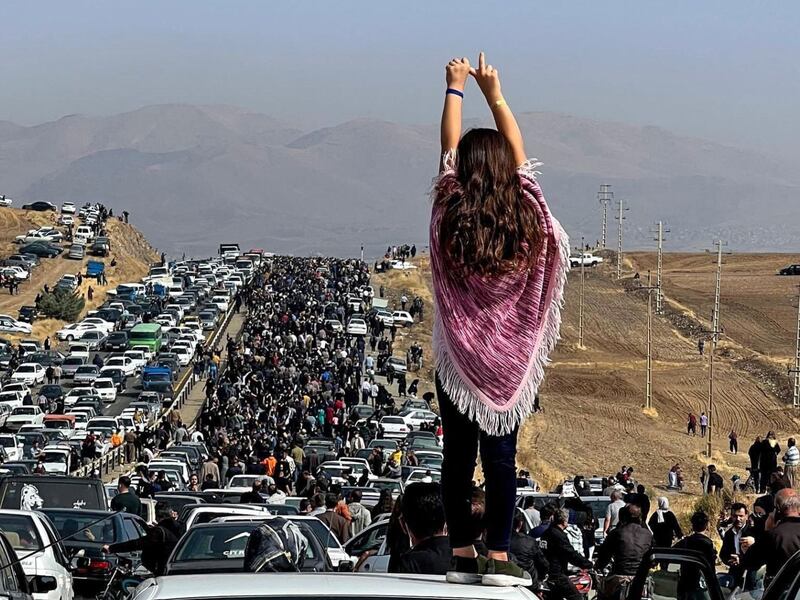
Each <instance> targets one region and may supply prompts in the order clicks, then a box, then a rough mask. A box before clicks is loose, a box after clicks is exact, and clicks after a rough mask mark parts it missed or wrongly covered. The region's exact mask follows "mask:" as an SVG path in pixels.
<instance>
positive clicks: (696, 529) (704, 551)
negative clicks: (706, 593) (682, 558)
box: [674, 510, 717, 598]
mask: <svg viewBox="0 0 800 600" xmlns="http://www.w3.org/2000/svg"><path fill="white" fill-rule="evenodd" d="M691 522H692V535H687V536H686V537H685V538H683V539H682V540H680V541H678V543H676V544H675V546H674V548H683V549H685V550H694V551H695V552H699V553H700V554H701V555H703V557H704V558H705V559H706V562H707V563H708V566H709V568H710V569H711V570H712V571H713V570H714V564H715V563H716V562H717V549H716V548H714V542H712V541H711V538H710V537H708V535H706V531H707V530H708V515H707V514H706V513H704V512H703V511H701V510H699V511H697V512H696V513H694V514H693V515H692V518H691ZM700 578H701V572H700V569H699V567H695V566H693V565H684V566H682V567H681V574H680V578H679V579H678V597H679V598H688V597H691V596H689V594H691V593H693V592H696V591H697V590H699V589H700Z"/></svg>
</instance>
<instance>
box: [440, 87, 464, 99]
mask: <svg viewBox="0 0 800 600" xmlns="http://www.w3.org/2000/svg"><path fill="white" fill-rule="evenodd" d="M447 94H453V95H455V96H458V97H459V98H463V97H464V92H462V91H461V90H456V89H454V88H447V91H446V92H445V95H447Z"/></svg>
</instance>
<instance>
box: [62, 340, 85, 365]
mask: <svg viewBox="0 0 800 600" xmlns="http://www.w3.org/2000/svg"><path fill="white" fill-rule="evenodd" d="M67 356H77V357H78V358H85V359H86V361H87V362H88V361H89V346H87V345H86V344H70V346H69V354H68V355H67Z"/></svg>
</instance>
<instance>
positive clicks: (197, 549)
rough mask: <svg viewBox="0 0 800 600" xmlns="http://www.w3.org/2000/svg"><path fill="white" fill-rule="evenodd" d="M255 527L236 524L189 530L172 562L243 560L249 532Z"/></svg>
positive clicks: (253, 525) (248, 524)
mask: <svg viewBox="0 0 800 600" xmlns="http://www.w3.org/2000/svg"><path fill="white" fill-rule="evenodd" d="M256 527H257V525H255V524H253V523H237V524H235V525H226V526H224V527H199V528H197V529H191V530H189V531H188V532H187V533H186V536H185V537H184V538H183V541H182V544H181V547H180V549H179V550H178V552H177V553H176V555H175V558H174V559H173V562H186V561H194V560H227V559H236V558H239V559H243V558H244V549H245V546H247V540H248V539H249V538H250V532H251V531H252V530H253V529H255V528H256Z"/></svg>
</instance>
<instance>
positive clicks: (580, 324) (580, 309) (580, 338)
mask: <svg viewBox="0 0 800 600" xmlns="http://www.w3.org/2000/svg"><path fill="white" fill-rule="evenodd" d="M583 244H584V242H583V236H581V286H580V294H579V297H580V301H579V302H578V348H581V349H582V348H583V287H584V280H585V277H586V264H585V263H586V261H585V260H583V249H584V248H585V246H584V245H583Z"/></svg>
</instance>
